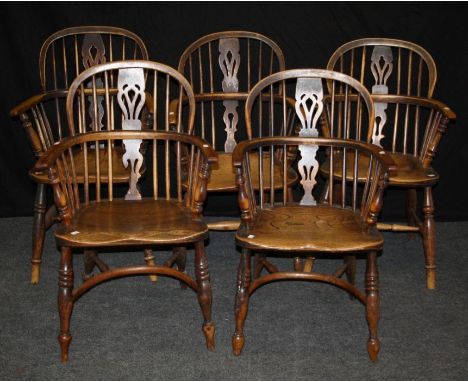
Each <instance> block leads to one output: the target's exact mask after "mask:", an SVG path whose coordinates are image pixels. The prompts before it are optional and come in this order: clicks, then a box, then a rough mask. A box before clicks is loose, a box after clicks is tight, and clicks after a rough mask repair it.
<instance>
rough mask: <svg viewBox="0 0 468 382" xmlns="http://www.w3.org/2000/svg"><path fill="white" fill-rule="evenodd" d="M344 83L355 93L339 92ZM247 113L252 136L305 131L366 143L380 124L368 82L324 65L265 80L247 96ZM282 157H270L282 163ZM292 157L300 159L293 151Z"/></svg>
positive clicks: (313, 135)
mask: <svg viewBox="0 0 468 382" xmlns="http://www.w3.org/2000/svg"><path fill="white" fill-rule="evenodd" d="M340 87H342V88H343V89H346V91H347V92H348V93H349V96H343V95H342V94H338V93H337V91H338V89H339V88H340ZM351 98H352V99H353V100H354V102H350V99H351ZM245 117H246V129H247V136H248V138H249V139H252V138H256V137H268V136H270V137H271V136H290V135H299V137H318V136H325V137H334V138H344V139H355V140H364V141H365V140H366V134H367V133H368V131H369V129H370V128H371V127H372V126H373V124H374V113H373V103H372V100H371V96H370V94H369V92H368V91H367V90H366V89H365V88H364V86H362V85H361V84H360V83H359V82H358V81H356V80H355V79H353V78H351V77H349V76H347V75H344V74H341V73H337V72H332V71H328V70H321V69H293V70H286V71H283V72H279V73H275V74H272V75H271V76H268V77H267V78H265V79H263V80H261V81H260V82H259V83H258V84H257V85H255V87H254V88H253V89H252V91H251V92H250V94H249V97H248V98H247V101H246V104H245ZM260 151H261V152H262V151H263V149H262V148H260ZM281 155H282V154H281V153H276V154H275V156H274V158H270V160H272V161H275V160H276V161H280V162H282V158H281ZM289 156H290V157H291V158H292V157H294V154H293V152H290V153H289ZM259 158H260V160H261V161H262V160H263V159H262V158H263V155H260V157H259ZM291 158H290V159H289V161H290V160H291Z"/></svg>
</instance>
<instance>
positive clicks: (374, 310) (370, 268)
mask: <svg viewBox="0 0 468 382" xmlns="http://www.w3.org/2000/svg"><path fill="white" fill-rule="evenodd" d="M365 289H366V319H367V325H368V326H369V339H368V340H367V352H368V353H369V358H370V359H371V361H372V362H376V361H377V356H378V354H379V350H380V341H379V339H378V337H377V326H378V324H379V319H380V299H379V271H378V268H377V253H376V252H370V253H368V254H367V263H366V279H365Z"/></svg>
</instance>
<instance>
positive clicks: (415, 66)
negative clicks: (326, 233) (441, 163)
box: [327, 38, 455, 289]
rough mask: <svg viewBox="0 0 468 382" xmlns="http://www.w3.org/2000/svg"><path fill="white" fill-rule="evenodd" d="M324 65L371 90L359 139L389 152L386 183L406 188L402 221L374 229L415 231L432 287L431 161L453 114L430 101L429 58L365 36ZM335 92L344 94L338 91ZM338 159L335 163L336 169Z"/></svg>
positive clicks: (405, 45)
mask: <svg viewBox="0 0 468 382" xmlns="http://www.w3.org/2000/svg"><path fill="white" fill-rule="evenodd" d="M327 68H328V69H330V70H337V71H340V72H342V73H346V74H349V75H351V76H353V77H355V78H356V79H358V80H359V81H360V82H361V83H362V84H364V85H365V86H366V87H367V89H369V90H370V91H371V92H372V96H373V100H374V108H375V118H376V119H375V124H374V126H373V127H372V129H370V130H369V131H368V132H367V133H368V134H367V135H366V136H363V137H362V139H363V140H367V141H368V142H372V143H373V144H375V145H378V146H380V147H382V148H383V149H385V150H386V151H388V152H389V154H390V155H391V156H392V158H393V159H394V161H395V163H396V164H397V167H398V171H396V172H395V173H394V175H392V176H391V177H390V179H389V185H390V186H394V187H399V188H402V189H405V190H406V211H405V212H406V220H407V224H408V225H401V224H382V225H380V228H381V229H384V230H392V231H414V232H419V233H420V234H421V237H422V242H423V249H424V255H425V267H426V286H427V288H428V289H434V288H435V287H436V270H435V268H436V265H435V225H434V202H433V197H432V187H433V186H434V185H435V184H436V183H437V182H438V180H439V175H438V174H437V172H436V171H435V170H434V169H433V168H432V167H431V164H432V159H433V158H434V156H435V152H436V151H437V146H438V144H439V142H440V140H441V138H442V135H443V133H444V132H445V130H446V128H447V124H448V122H449V121H453V120H455V114H454V113H453V112H452V111H451V110H450V108H449V107H447V106H446V105H444V104H442V103H441V102H438V101H436V100H433V99H432V95H433V92H434V87H435V84H436V80H437V70H436V66H435V63H434V60H433V59H432V57H431V56H430V54H429V53H428V52H427V51H426V50H424V49H423V48H422V47H420V46H418V45H416V44H414V43H411V42H407V41H401V40H394V39H384V38H367V39H361V40H356V41H351V42H349V43H347V44H344V45H343V46H341V47H340V48H338V49H337V50H336V51H335V53H333V55H332V56H331V58H330V60H329V62H328V66H327ZM340 90H341V91H343V92H344V89H340ZM341 122H342V123H341ZM341 122H340V124H339V126H338V127H337V129H336V131H335V133H336V135H335V136H338V137H344V135H342V134H352V133H350V132H349V131H348V129H349V126H346V122H345V121H341ZM348 137H351V135H348ZM340 160H342V159H339V160H338V161H337V162H336V163H335V165H336V166H337V167H339V166H340ZM347 160H348V161H349V160H353V159H352V158H347ZM366 160H367V159H366V158H365V157H361V161H362V163H361V164H360V165H362V166H363V167H366V166H367V163H366ZM336 174H337V175H339V174H338V173H336ZM417 189H422V190H423V201H422V216H423V217H422V219H421V218H420V217H419V215H418V214H417V208H418V201H417Z"/></svg>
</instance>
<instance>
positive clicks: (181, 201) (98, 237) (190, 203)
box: [35, 93, 217, 362]
mask: <svg viewBox="0 0 468 382" xmlns="http://www.w3.org/2000/svg"><path fill="white" fill-rule="evenodd" d="M69 99H73V93H70V96H69ZM68 118H69V119H72V118H73V114H72V109H70V108H69V109H68ZM120 140H122V141H123V142H124V143H125V147H126V150H127V152H128V151H129V150H130V147H131V144H133V143H134V142H140V144H141V142H142V141H143V140H148V141H152V142H153V144H154V145H156V142H157V141H163V142H165V143H166V146H167V143H168V142H169V141H172V142H175V144H176V145H177V146H178V147H179V146H180V144H187V145H191V147H194V148H196V150H197V154H196V155H195V156H192V162H191V165H190V168H191V169H192V174H193V176H192V177H191V178H192V179H193V181H192V182H191V187H190V188H189V189H188V190H187V192H186V193H185V195H184V196H183V195H182V185H181V182H180V178H178V183H177V199H176V200H174V201H173V200H172V199H170V192H171V191H170V189H168V186H167V184H166V187H165V189H166V194H165V196H164V197H162V198H160V199H158V198H159V197H158V183H157V181H156V183H154V182H153V193H154V195H153V198H150V199H147V201H148V202H149V203H156V202H158V200H159V202H161V203H163V205H164V203H172V204H174V203H176V205H179V207H177V208H178V210H177V211H179V209H180V208H182V210H183V209H185V210H186V211H187V213H191V215H192V219H193V221H194V222H196V224H197V227H199V228H197V229H198V231H194V234H184V233H180V234H179V236H178V237H177V238H176V239H174V237H167V238H166V236H164V235H162V236H161V235H159V234H153V233H151V232H148V234H144V235H143V237H144V239H141V238H140V239H138V238H137V237H135V238H133V237H132V236H129V237H126V238H123V237H120V236H119V237H115V238H114V237H113V236H112V235H111V232H108V229H109V228H108V227H107V226H106V227H104V228H103V229H102V233H101V232H100V230H99V229H97V230H96V231H95V232H94V231H93V234H92V235H91V236H89V235H88V236H86V233H85V232H83V231H74V229H75V228H76V227H77V226H76V224H78V226H79V224H80V223H79V220H77V219H79V216H80V215H79V214H83V213H85V212H86V211H88V210H89V209H93V208H96V207H97V206H99V205H103V206H104V207H102V208H103V211H106V206H107V205H110V204H113V203H115V202H117V201H118V199H116V198H115V196H114V194H113V180H112V178H111V175H110V174H112V161H111V160H110V159H109V160H108V164H107V165H108V167H109V172H108V174H109V177H108V178H107V185H108V187H107V193H106V194H107V199H102V197H101V194H102V189H101V183H100V180H102V179H101V178H102V175H101V176H100V177H98V179H97V181H96V182H95V184H94V186H95V188H96V199H95V201H92V200H91V199H90V196H89V195H90V192H89V189H90V185H91V183H90V182H88V181H86V180H85V182H84V184H83V187H84V189H83V192H84V196H81V197H80V194H81V195H83V192H81V193H80V191H79V187H80V184H79V183H78V182H77V180H76V174H75V171H74V165H73V159H74V157H73V155H72V148H73V147H74V146H77V145H78V146H80V147H82V148H83V149H85V150H86V148H87V147H88V143H94V144H95V147H99V143H101V142H102V143H107V149H108V150H113V149H114V142H116V141H120ZM89 151H90V152H92V151H95V152H96V155H98V154H97V153H98V152H99V149H97V150H89ZM178 153H179V156H178V157H177V165H178V168H179V171H180V150H178ZM192 153H194V151H193V150H192ZM195 157H196V158H197V159H196V160H195ZM86 158H88V156H86ZM108 158H111V156H110V155H109V156H108ZM216 160H217V158H216V153H215V152H214V151H213V150H212V149H211V147H210V145H209V144H208V143H207V142H206V141H203V140H202V139H200V138H197V137H194V136H190V135H186V134H179V133H173V132H161V131H148V130H146V131H105V132H91V133H86V134H77V135H75V136H72V137H69V138H65V139H64V140H62V141H61V142H60V143H58V144H56V145H53V146H51V147H50V148H49V150H48V151H47V152H46V154H45V155H44V156H42V157H41V158H40V159H39V160H38V162H37V163H36V166H35V168H36V170H37V171H40V172H47V173H48V175H49V180H50V184H52V187H53V192H54V200H55V204H56V206H57V210H58V212H59V214H60V218H61V223H60V226H59V228H58V230H57V232H56V241H57V245H58V247H59V248H60V252H61V257H60V268H59V292H58V302H59V314H60V334H59V337H58V340H59V343H60V348H61V359H62V362H66V361H67V360H68V349H69V345H70V342H71V333H70V318H71V313H72V310H73V306H74V303H75V302H76V301H77V300H78V299H79V298H80V297H81V296H82V295H83V294H84V293H85V292H87V291H88V290H90V289H91V288H93V287H94V286H96V285H98V284H100V283H102V282H105V281H108V280H112V279H115V278H120V277H123V276H132V275H143V274H144V275H163V276H168V277H172V278H175V279H178V280H180V281H181V282H183V283H185V284H187V285H188V286H189V287H190V288H191V289H193V290H194V291H195V292H196V293H197V296H198V301H199V303H200V306H201V310H202V313H203V317H204V324H203V332H204V334H205V337H206V344H207V348H208V349H209V350H214V346H215V345H214V331H215V329H214V324H213V322H212V319H211V299H212V296H211V286H210V277H209V272H208V263H207V259H206V256H205V253H204V240H205V239H206V238H207V236H208V229H207V228H206V225H204V224H203V223H202V222H201V221H200V218H201V214H202V209H203V202H204V200H205V197H206V181H207V178H208V174H209V165H210V163H215V162H216ZM153 161H154V157H153ZM96 163H98V161H96ZM131 171H133V170H131ZM154 171H156V170H154ZM86 175H87V174H86ZM167 181H168V180H167ZM132 182H133V181H132V179H131V178H130V190H131V187H132V184H133V183H132ZM161 188H163V187H161ZM130 190H129V191H130ZM127 196H128V194H127ZM82 198H83V200H82ZM126 199H127V197H126ZM123 203H132V211H135V209H136V207H137V206H138V204H139V203H143V200H140V201H138V200H136V201H135V200H128V201H123ZM172 204H170V206H171V205H172ZM145 206H146V204H145ZM182 210H181V211H182ZM109 211H110V213H111V212H112V211H113V210H112V209H111V210H109ZM132 211H128V213H127V214H126V216H127V217H128V216H129V215H132V213H134V212H132ZM140 212H141V211H140ZM176 213H177V212H176ZM106 219H107V217H106ZM154 219H155V220H157V219H158V216H154ZM162 219H164V218H162ZM106 221H108V220H106ZM203 226H204V227H205V228H203ZM183 228H184V227H180V229H183ZM80 235H85V236H84V237H85V238H84V239H79V236H80ZM131 235H133V234H131ZM154 235H156V236H154ZM137 236H138V237H140V236H141V235H139V233H137ZM82 237H83V236H82ZM153 237H154V239H153ZM75 238H76V239H75ZM189 244H193V245H194V246H195V275H196V277H195V280H194V279H193V278H191V277H189V276H188V275H187V274H186V273H185V272H184V269H180V268H178V269H177V270H175V269H173V268H172V265H173V264H174V262H175V259H173V258H172V259H169V260H168V261H167V262H166V263H165V264H164V265H161V266H159V265H155V264H154V263H153V264H152V265H137V266H130V267H121V268H114V269H110V268H109V267H104V269H101V273H100V274H98V275H94V276H91V277H89V278H87V279H86V280H85V281H84V282H83V283H82V285H81V286H79V287H74V271H73V259H72V249H73V248H83V247H84V248H91V249H92V248H93V247H94V248H101V247H103V246H111V247H116V246H118V247H121V248H128V247H130V248H134V247H135V246H139V247H143V248H144V249H145V252H149V253H152V249H150V248H151V247H153V246H155V245H171V246H180V245H182V246H187V245H189ZM177 265H178V264H177ZM184 265H185V264H184Z"/></svg>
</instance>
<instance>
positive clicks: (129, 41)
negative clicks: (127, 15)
mask: <svg viewBox="0 0 468 382" xmlns="http://www.w3.org/2000/svg"><path fill="white" fill-rule="evenodd" d="M124 60H148V51H147V50H146V46H145V44H144V43H143V41H142V40H141V38H140V37H138V36H137V35H136V34H135V33H133V32H130V31H128V30H126V29H122V28H117V27H109V26H79V27H72V28H67V29H63V30H60V31H57V32H55V33H54V34H52V35H51V36H49V37H48V38H47V40H46V41H45V42H44V44H43V45H42V47H41V51H40V54H39V75H40V80H41V87H42V90H43V91H44V92H46V91H50V90H64V89H68V87H69V85H70V84H71V83H72V81H73V79H74V78H75V77H77V76H78V75H79V74H80V73H81V72H82V71H83V70H86V69H88V68H90V67H92V66H95V65H99V64H105V63H106V62H112V61H124Z"/></svg>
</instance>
